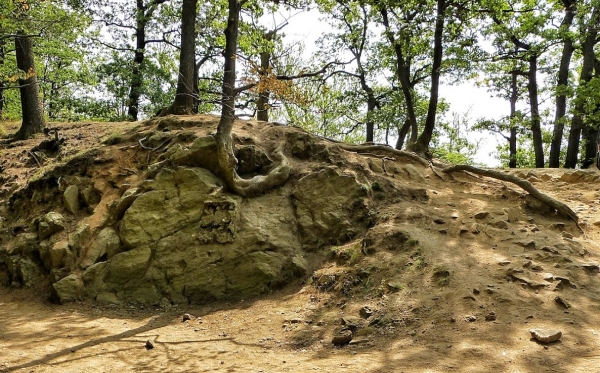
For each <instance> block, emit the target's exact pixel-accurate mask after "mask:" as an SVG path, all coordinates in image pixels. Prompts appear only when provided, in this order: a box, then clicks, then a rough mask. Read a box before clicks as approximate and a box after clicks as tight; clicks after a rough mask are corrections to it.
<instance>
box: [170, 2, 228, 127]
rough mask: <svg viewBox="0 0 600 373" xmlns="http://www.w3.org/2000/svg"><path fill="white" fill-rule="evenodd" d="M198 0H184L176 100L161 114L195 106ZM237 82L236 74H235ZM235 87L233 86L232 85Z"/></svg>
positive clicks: (186, 111)
mask: <svg viewBox="0 0 600 373" xmlns="http://www.w3.org/2000/svg"><path fill="white" fill-rule="evenodd" d="M197 3H198V0H183V7H182V13H181V51H180V54H179V76H178V78H177V91H176V93H175V100H174V101H173V103H172V104H171V106H169V107H168V108H165V110H163V112H162V113H161V115H166V114H175V115H186V114H187V115H189V114H191V113H192V111H193V107H194V76H195V72H196V63H195V61H196V56H195V53H196V43H195V41H196V31H195V26H196V5H197ZM234 82H235V76H234ZM232 87H233V86H232Z"/></svg>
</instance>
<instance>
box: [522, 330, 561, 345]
mask: <svg viewBox="0 0 600 373" xmlns="http://www.w3.org/2000/svg"><path fill="white" fill-rule="evenodd" d="M529 333H531V337H532V338H534V339H535V340H537V341H539V342H542V343H552V342H556V341H558V340H559V339H560V338H561V337H562V332H561V331H560V330H557V329H530V330H529Z"/></svg>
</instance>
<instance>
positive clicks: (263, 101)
mask: <svg viewBox="0 0 600 373" xmlns="http://www.w3.org/2000/svg"><path fill="white" fill-rule="evenodd" d="M267 35H268V34H267ZM267 40H268V39H267ZM270 65H271V53H269V52H261V53H260V71H259V74H260V75H261V79H262V77H263V76H265V75H266V74H268V72H269V66H270ZM270 96H271V91H269V90H268V89H267V90H264V91H262V92H258V100H257V101H256V119H257V120H260V121H264V122H268V121H269V97H270Z"/></svg>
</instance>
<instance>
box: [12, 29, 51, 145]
mask: <svg viewBox="0 0 600 373" xmlns="http://www.w3.org/2000/svg"><path fill="white" fill-rule="evenodd" d="M22 34H23V33H22V32H21V31H19V32H17V37H15V54H16V57H17V68H18V69H19V70H21V71H23V72H24V73H25V74H26V76H25V79H19V86H20V88H19V93H20V95H21V110H22V116H23V122H22V123H21V128H19V131H17V133H16V134H15V139H16V140H23V139H26V138H29V137H31V136H32V135H34V134H36V133H40V132H42V131H43V130H44V127H45V125H46V124H45V122H44V115H43V110H42V102H41V100H40V95H39V86H38V80H37V74H36V71H35V64H34V55H33V42H32V40H31V38H28V37H21V36H18V35H22Z"/></svg>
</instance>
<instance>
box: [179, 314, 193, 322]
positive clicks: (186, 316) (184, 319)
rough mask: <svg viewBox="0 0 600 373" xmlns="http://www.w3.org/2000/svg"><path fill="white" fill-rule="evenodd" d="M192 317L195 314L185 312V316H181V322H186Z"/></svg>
mask: <svg viewBox="0 0 600 373" xmlns="http://www.w3.org/2000/svg"><path fill="white" fill-rule="evenodd" d="M192 318H194V316H192V315H190V314H189V313H184V314H183V317H182V318H181V322H186V321H189V320H191V319H192Z"/></svg>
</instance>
